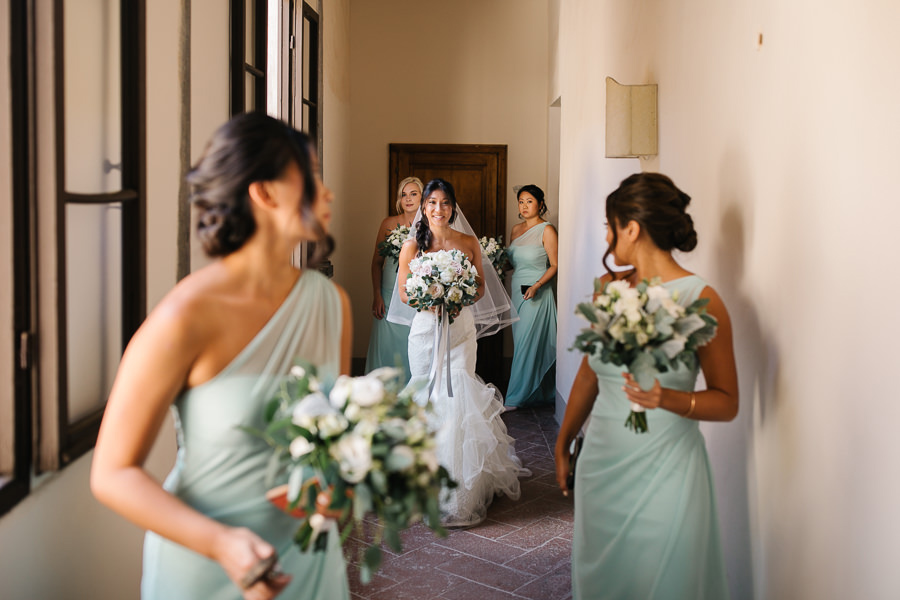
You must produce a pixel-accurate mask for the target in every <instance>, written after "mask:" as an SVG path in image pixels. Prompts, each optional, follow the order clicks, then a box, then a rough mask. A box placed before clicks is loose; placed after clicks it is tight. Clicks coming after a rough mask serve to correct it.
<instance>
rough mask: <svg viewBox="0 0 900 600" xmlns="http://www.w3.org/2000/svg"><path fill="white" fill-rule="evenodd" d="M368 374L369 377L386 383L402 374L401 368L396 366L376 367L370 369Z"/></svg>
mask: <svg viewBox="0 0 900 600" xmlns="http://www.w3.org/2000/svg"><path fill="white" fill-rule="evenodd" d="M368 375H369V377H375V378H377V379H380V380H381V381H383V382H385V383H387V382H388V381H393V380H394V379H396V378H398V377H400V376H401V375H403V369H398V368H397V367H378V368H377V369H375V370H373V371H370V372H369V374H368Z"/></svg>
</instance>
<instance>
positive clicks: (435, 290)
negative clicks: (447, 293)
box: [428, 283, 444, 298]
mask: <svg viewBox="0 0 900 600" xmlns="http://www.w3.org/2000/svg"><path fill="white" fill-rule="evenodd" d="M428 295H429V296H431V297H432V298H440V297H441V296H443V295H444V286H442V285H441V284H439V283H432V284H431V285H429V286H428Z"/></svg>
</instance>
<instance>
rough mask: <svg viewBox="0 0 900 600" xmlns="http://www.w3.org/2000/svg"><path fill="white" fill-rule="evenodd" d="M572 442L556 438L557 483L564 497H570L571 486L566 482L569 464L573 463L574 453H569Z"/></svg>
mask: <svg viewBox="0 0 900 600" xmlns="http://www.w3.org/2000/svg"><path fill="white" fill-rule="evenodd" d="M571 443H572V440H567V439H565V438H564V437H562V436H558V437H557V438H556V449H555V451H554V453H553V454H554V459H555V460H556V483H557V485H559V489H561V490H562V493H563V496H568V495H569V486H568V485H567V484H566V480H567V479H568V478H569V464H570V463H571V461H572V453H571V452H569V446H570V445H571Z"/></svg>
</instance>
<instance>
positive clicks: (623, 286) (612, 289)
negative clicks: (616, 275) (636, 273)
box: [604, 279, 631, 296]
mask: <svg viewBox="0 0 900 600" xmlns="http://www.w3.org/2000/svg"><path fill="white" fill-rule="evenodd" d="M630 289H631V288H630V287H629V285H628V282H627V281H623V280H621V279H617V280H616V281H610V282H609V284H607V286H606V290H605V292H604V293H606V294H609V295H610V296H613V295H617V296H624V295H625V293H626V292H627V291H628V290H630Z"/></svg>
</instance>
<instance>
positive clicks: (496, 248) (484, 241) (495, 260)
mask: <svg viewBox="0 0 900 600" xmlns="http://www.w3.org/2000/svg"><path fill="white" fill-rule="evenodd" d="M478 241H479V243H480V244H481V251H482V252H483V253H484V255H485V256H486V257H487V258H488V260H490V261H491V265H493V266H494V270H495V271H497V275H498V276H499V277H500V279H503V276H504V275H505V274H506V267H507V265H509V257H508V256H507V255H506V246H504V245H503V236H502V235H501V236H498V237H496V238H492V237H482V238H481V239H480V240H478Z"/></svg>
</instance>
